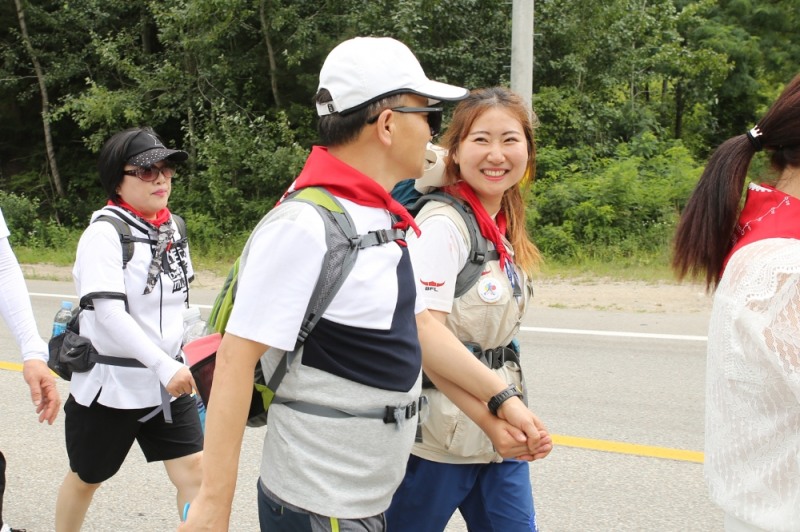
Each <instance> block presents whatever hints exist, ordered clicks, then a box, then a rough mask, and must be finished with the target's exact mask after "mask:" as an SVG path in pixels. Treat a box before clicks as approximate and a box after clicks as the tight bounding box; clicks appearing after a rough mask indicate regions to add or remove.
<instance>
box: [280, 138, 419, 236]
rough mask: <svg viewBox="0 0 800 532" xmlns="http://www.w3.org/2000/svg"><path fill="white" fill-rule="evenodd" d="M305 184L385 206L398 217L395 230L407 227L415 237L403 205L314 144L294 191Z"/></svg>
mask: <svg viewBox="0 0 800 532" xmlns="http://www.w3.org/2000/svg"><path fill="white" fill-rule="evenodd" d="M305 187H323V188H325V189H326V190H327V191H328V192H330V193H331V194H333V195H334V196H338V197H340V198H344V199H346V200H350V201H352V202H354V203H358V204H359V205H364V206H365V207H377V208H380V209H385V210H387V211H389V212H390V213H392V214H394V215H396V216H397V217H398V218H399V219H400V221H399V222H397V223H396V224H395V225H394V228H395V229H408V228H409V227H411V228H412V229H413V230H414V232H415V233H417V236H419V234H420V231H419V227H417V224H416V222H414V217H413V216H411V214H409V212H408V211H407V210H406V208H405V207H403V206H402V205H401V204H400V203H398V202H397V201H395V199H394V198H392V197H391V196H390V195H389V193H388V192H386V191H385V190H383V188H382V187H381V186H380V185H379V184H378V183H377V182H376V181H375V180H374V179H372V178H370V177H368V176H366V175H364V174H362V173H361V172H359V171H358V170H356V169H354V168H353V167H352V166H350V165H348V164H345V163H344V162H342V161H340V160H339V159H337V158H336V157H334V156H332V155H330V154H329V153H328V148H324V147H322V146H314V147H313V148H312V149H311V155H309V156H308V160H306V165H305V166H304V167H303V170H302V171H301V172H300V175H299V176H297V179H296V180H295V182H294V184H293V185H292V189H294V190H299V189H301V188H305Z"/></svg>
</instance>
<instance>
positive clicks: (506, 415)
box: [497, 397, 553, 460]
mask: <svg viewBox="0 0 800 532" xmlns="http://www.w3.org/2000/svg"><path fill="white" fill-rule="evenodd" d="M497 415H498V417H499V418H501V419H504V420H506V421H507V422H508V423H509V424H511V425H512V426H513V427H516V428H517V429H519V430H520V431H522V432H523V433H524V436H525V437H526V438H527V448H528V454H530V455H531V456H532V457H533V459H534V460H539V459H542V458H544V457H545V456H547V455H548V454H550V451H552V450H553V441H552V439H551V438H550V434H549V433H548V432H547V427H545V426H544V423H542V421H541V420H540V419H539V418H538V417H536V415H535V414H534V413H533V412H531V411H530V410H529V409H528V407H527V406H525V404H524V403H523V402H522V401H521V400H520V398H519V397H512V398H511V399H508V400H507V401H505V402H504V403H503V404H502V405H500V408H499V409H498V410H497Z"/></svg>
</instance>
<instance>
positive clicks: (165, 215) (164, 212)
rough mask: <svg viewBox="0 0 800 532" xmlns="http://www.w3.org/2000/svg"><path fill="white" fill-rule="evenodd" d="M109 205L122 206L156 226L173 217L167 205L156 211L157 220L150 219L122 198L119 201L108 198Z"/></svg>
mask: <svg viewBox="0 0 800 532" xmlns="http://www.w3.org/2000/svg"><path fill="white" fill-rule="evenodd" d="M107 205H113V206H116V207H122V208H123V209H125V210H126V211H128V212H130V213H131V214H134V215H136V216H137V217H139V218H141V219H142V220H144V221H145V222H147V223H149V224H150V225H153V226H155V227H156V228H159V227H161V224H163V223H164V222H168V221H169V219H170V218H171V217H172V213H170V212H169V209H167V208H166V207H164V208H163V209H161V210H160V211H158V212H157V213H156V219H155V220H148V219H147V216H145V215H144V214H142V213H141V212H139V211H137V210H136V209H134V208H133V207H131V206H130V204H128V203H125V202H124V201H122V200H121V199H120V200H119V201H111V200H108V203H107Z"/></svg>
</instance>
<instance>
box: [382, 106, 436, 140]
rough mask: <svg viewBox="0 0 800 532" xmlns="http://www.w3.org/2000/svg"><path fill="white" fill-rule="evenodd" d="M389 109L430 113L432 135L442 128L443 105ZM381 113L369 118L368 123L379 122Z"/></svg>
mask: <svg viewBox="0 0 800 532" xmlns="http://www.w3.org/2000/svg"><path fill="white" fill-rule="evenodd" d="M385 110H386V109H384V110H383V111H385ZM389 110H390V111H397V112H398V113H428V116H427V118H428V127H430V128H431V136H432V137H435V136H436V135H438V134H439V132H440V131H441V130H442V111H443V110H444V109H443V108H442V107H390V108H389ZM383 111H381V113H382V112H383ZM381 113H378V114H377V115H375V116H373V117H372V118H370V119H369V120H367V124H374V123H375V122H377V121H378V117H379V116H381Z"/></svg>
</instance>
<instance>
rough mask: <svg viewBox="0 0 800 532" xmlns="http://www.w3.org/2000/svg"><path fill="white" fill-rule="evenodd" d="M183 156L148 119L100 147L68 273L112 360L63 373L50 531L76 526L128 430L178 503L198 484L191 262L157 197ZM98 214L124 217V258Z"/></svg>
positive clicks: (87, 322) (83, 323)
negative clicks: (98, 197)
mask: <svg viewBox="0 0 800 532" xmlns="http://www.w3.org/2000/svg"><path fill="white" fill-rule="evenodd" d="M187 157H188V154H187V153H186V152H184V151H179V150H171V149H167V148H166V147H165V146H164V145H163V143H162V142H161V140H160V139H159V138H158V136H157V135H156V133H155V132H154V131H153V130H152V129H151V128H149V127H146V128H134V129H128V130H125V131H122V132H120V133H117V134H115V135H113V136H112V137H111V138H110V139H109V140H108V141H107V142H106V143H105V145H104V146H103V148H102V150H101V152H100V157H99V164H98V168H99V171H100V182H101V184H102V186H103V189H104V190H105V192H106V195H107V197H108V204H107V205H106V206H105V207H104V208H102V209H100V210H98V211H95V212H94V213H93V214H92V223H90V224H89V227H87V229H86V230H85V231H84V233H83V235H82V236H81V239H80V242H79V243H78V250H77V255H76V259H75V266H74V268H73V277H74V278H75V288H76V290H77V293H78V296H79V297H80V298H81V303H82V308H84V310H83V311H82V312H81V315H80V331H81V335H82V336H85V337H87V338H89V339H90V340H91V341H92V344H93V345H94V347H95V349H97V351H98V353H99V354H100V355H105V356H108V357H115V358H118V359H120V361H119V362H118V363H114V364H110V363H97V364H96V365H95V366H94V367H93V368H92V369H90V370H89V371H87V372H84V373H74V374H73V375H72V380H71V382H70V395H69V398H68V399H67V401H66V403H65V405H64V413H65V416H66V417H65V435H66V442H67V454H68V456H69V468H70V470H69V472H68V473H67V476H66V478H65V479H64V481H63V483H62V484H61V488H60V490H59V494H58V501H57V504H56V530H57V531H58V532H68V531H77V530H80V528H81V525H82V524H83V520H84V517H85V515H86V511H87V510H88V508H89V505H90V504H91V501H92V497H93V495H94V493H95V491H96V490H97V488H98V487H100V485H101V483H102V482H103V481H105V480H107V479H109V478H111V477H112V476H113V475H114V474H116V472H117V471H119V468H120V467H121V466H122V463H123V461H124V460H125V457H126V456H127V455H128V452H129V450H130V448H131V446H132V445H133V442H134V440H135V441H137V442H138V443H139V446H140V447H141V449H142V452H143V453H144V456H145V458H146V459H147V461H148V462H154V461H163V462H164V466H165V468H166V470H167V475H168V476H169V479H170V481H171V482H172V483H173V484H174V485H175V487H176V488H177V508H178V511H179V512H181V511H182V509H183V506H184V505H185V504H186V503H187V502H189V501H191V500H192V498H193V497H194V496H195V494H196V493H197V490H198V489H199V487H200V481H201V476H202V471H201V456H202V452H201V451H202V446H203V434H202V429H201V426H200V418H199V416H198V413H197V408H196V406H195V400H194V398H193V397H191V395H190V394H191V393H192V390H193V388H194V380H193V379H192V375H191V373H190V371H189V368H188V367H186V366H185V364H184V362H183V360H182V358H181V339H182V336H183V318H182V310H183V309H184V308H186V307H187V306H188V303H189V282H190V281H192V279H193V277H194V273H193V269H192V264H191V260H190V258H189V251H188V247H187V246H186V235H183V234H180V233H181V232H182V225H179V224H177V223H176V222H175V220H174V219H173V216H172V215H171V213H170V211H169V209H168V208H167V202H168V201H169V197H170V193H171V191H172V178H173V175H174V173H175V170H174V167H173V165H174V163H176V162H182V161H185V160H186V159H187ZM101 217H111V218H114V219H116V220H120V221H122V222H124V223H125V224H127V226H128V227H129V229H130V233H131V236H132V240H133V249H132V251H133V253H132V255H131V256H130V257H129V258H128V260H127V262H126V261H125V259H123V250H124V248H125V247H126V246H124V245H123V244H122V243H121V237H120V233H119V232H118V230H117V228H116V227H115V225H114V224H113V223H111V222H109V221H108V220H106V219H101ZM86 304H88V305H89V306H88V307H86ZM133 489H136V488H135V487H134V488H133ZM179 515H180V513H179Z"/></svg>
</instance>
